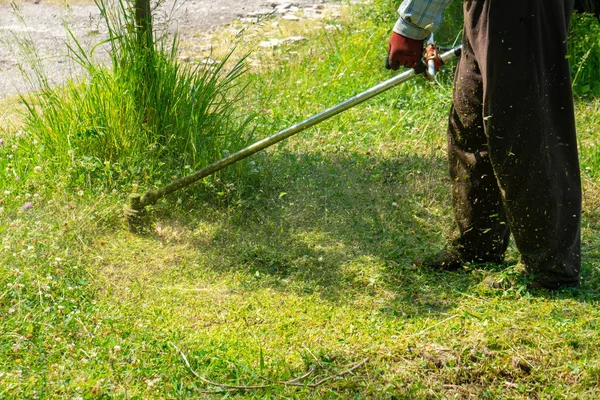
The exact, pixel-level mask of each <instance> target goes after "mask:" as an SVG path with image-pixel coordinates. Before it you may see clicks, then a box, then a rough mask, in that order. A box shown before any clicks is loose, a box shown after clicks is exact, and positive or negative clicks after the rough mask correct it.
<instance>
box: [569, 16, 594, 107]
mask: <svg viewBox="0 0 600 400" xmlns="http://www.w3.org/2000/svg"><path fill="white" fill-rule="evenodd" d="M569 39H570V40H569V46H570V47H569V51H570V54H569V56H570V61H571V69H572V75H573V88H574V90H575V93H576V94H579V95H586V94H587V95H590V94H591V95H598V94H600V23H599V22H598V20H597V19H596V18H595V17H594V16H593V15H590V14H575V15H574V16H573V19H572V20H571V31H570V38H569Z"/></svg>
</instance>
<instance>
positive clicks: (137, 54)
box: [22, 0, 249, 189]
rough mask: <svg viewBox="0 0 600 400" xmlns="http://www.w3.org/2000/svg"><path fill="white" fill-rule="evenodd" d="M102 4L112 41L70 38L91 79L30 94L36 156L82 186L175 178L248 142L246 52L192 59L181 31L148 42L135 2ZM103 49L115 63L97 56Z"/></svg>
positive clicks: (26, 100) (101, 0) (98, 1)
mask: <svg viewBox="0 0 600 400" xmlns="http://www.w3.org/2000/svg"><path fill="white" fill-rule="evenodd" d="M96 4H97V6H98V8H99V9H100V11H101V15H102V18H103V20H104V23H105V24H106V26H107V28H108V39H107V40H106V41H105V42H103V43H100V44H99V45H97V46H96V47H95V48H94V49H93V50H91V51H88V50H86V49H84V46H83V45H81V43H80V42H79V41H78V39H77V38H76V37H75V36H74V35H73V34H71V41H70V44H69V49H70V53H71V55H72V58H73V59H74V60H75V61H76V62H77V63H79V64H80V65H81V66H82V67H83V69H84V71H85V73H86V77H84V78H79V79H72V80H70V81H69V82H68V83H67V84H66V85H65V86H64V87H51V86H49V85H47V84H44V85H41V88H40V91H39V92H37V93H35V94H32V95H27V96H22V98H23V101H24V103H25V105H26V107H27V115H26V123H25V131H26V132H27V133H28V134H29V135H30V136H31V137H32V138H34V141H32V144H33V143H35V144H34V145H33V146H34V148H32V149H31V150H32V151H31V152H32V153H38V154H39V155H40V157H41V158H42V159H43V162H44V163H45V164H47V165H48V166H49V167H50V168H51V169H52V170H53V171H54V172H55V173H57V174H63V175H66V176H67V177H68V178H69V179H70V180H71V181H72V183H75V184H77V185H78V186H82V185H83V186H88V187H95V188H101V189H107V188H109V187H111V186H113V187H114V185H116V184H118V183H119V182H128V181H137V182H144V181H154V180H158V181H160V180H161V179H162V178H165V179H170V177H172V176H173V175H180V174H183V173H184V172H185V171H188V170H190V169H193V168H196V167H198V166H200V165H203V164H207V163H209V162H211V161H214V160H215V159H217V158H219V157H221V155H222V153H223V152H226V151H229V150H232V149H237V148H239V147H241V146H242V145H243V144H245V143H246V142H247V140H249V135H248V134H247V133H246V129H247V127H248V125H247V122H248V121H239V120H237V119H236V118H235V117H234V116H233V114H234V111H235V103H236V102H237V100H239V98H240V96H241V94H242V93H243V89H244V88H243V87H241V86H239V85H238V78H239V77H240V75H241V74H243V73H244V71H245V66H244V60H243V59H242V60H240V61H238V62H236V63H233V65H232V66H231V67H226V64H227V62H228V60H229V56H230V54H231V53H229V55H227V56H226V57H225V58H224V59H223V60H221V62H219V63H216V64H210V65H209V64H206V65H204V64H198V65H196V66H193V65H190V64H184V63H182V62H180V61H179V60H178V58H177V50H178V45H179V42H178V38H177V35H175V36H174V37H173V38H172V39H171V40H169V39H167V35H159V34H157V33H156V32H154V36H155V40H154V43H152V44H150V45H146V44H143V43H141V41H139V40H138V39H139V38H138V36H137V33H136V29H135V13H134V11H133V10H132V9H131V8H130V7H129V6H128V5H127V4H128V3H126V2H124V1H122V0H120V1H119V2H116V3H112V2H108V1H107V0H96ZM103 47H104V48H107V51H108V55H109V63H108V65H106V64H104V63H101V62H98V61H96V60H95V57H94V56H95V50H96V49H101V48H103ZM38 81H40V82H45V80H43V79H41V80H39V79H38Z"/></svg>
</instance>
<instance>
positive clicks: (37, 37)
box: [0, 0, 330, 97]
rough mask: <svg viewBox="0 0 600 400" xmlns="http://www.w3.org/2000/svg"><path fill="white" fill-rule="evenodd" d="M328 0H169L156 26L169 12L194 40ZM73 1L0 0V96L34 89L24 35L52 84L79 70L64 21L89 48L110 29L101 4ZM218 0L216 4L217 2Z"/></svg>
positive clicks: (184, 35)
mask: <svg viewBox="0 0 600 400" xmlns="http://www.w3.org/2000/svg"><path fill="white" fill-rule="evenodd" d="M328 2H330V1H329V0H294V1H293V2H290V1H284V0H219V1H218V2H215V1H214V0H187V1H176V0H166V1H165V3H164V4H163V5H162V6H161V7H160V9H159V13H158V18H157V26H158V27H159V28H160V24H161V21H164V20H165V17H166V16H167V15H170V20H171V21H174V22H175V23H174V24H172V29H177V30H178V31H179V33H180V35H181V38H182V40H183V41H189V40H193V37H194V35H193V34H194V33H196V32H199V31H207V32H209V31H214V30H215V29H217V28H219V27H221V26H224V25H228V24H230V23H231V22H232V21H234V20H236V19H242V18H254V17H258V16H262V15H268V14H274V15H276V16H280V17H285V18H293V17H294V16H295V15H296V14H298V12H299V11H302V10H315V11H316V12H318V9H319V7H322V5H323V3H328ZM67 3H68V4H69V5H67V6H65V5H58V4H56V3H46V2H45V1H44V0H31V1H24V2H21V3H19V6H18V14H19V15H20V16H18V15H16V14H15V12H14V11H13V9H12V8H11V6H10V5H8V4H5V2H3V0H0V97H6V96H11V95H15V94H17V93H20V92H26V91H29V90H31V88H32V86H31V85H32V84H33V85H34V86H33V87H35V82H33V83H31V82H27V81H26V80H25V79H24V78H23V74H22V73H21V69H25V70H28V69H29V68H30V65H31V63H30V61H29V60H28V58H30V57H31V55H32V54H31V52H30V51H29V48H28V46H27V45H23V43H24V41H26V42H28V43H32V44H33V45H34V47H35V52H36V54H37V55H38V56H39V58H40V60H41V66H42V68H43V70H44V71H45V73H46V75H47V77H48V79H49V80H50V82H52V83H53V84H59V83H61V82H63V81H64V80H65V78H66V77H67V76H70V75H71V74H76V73H78V69H77V66H76V65H74V64H73V63H72V62H71V61H70V59H69V58H68V57H67V47H66V46H65V41H66V40H67V38H68V32H67V30H66V29H65V26H68V27H69V29H70V30H71V31H72V32H73V34H74V35H75V37H76V38H77V39H78V40H79V41H80V42H81V44H82V45H83V46H84V47H85V48H91V47H92V46H93V45H94V44H96V43H98V42H99V41H100V40H101V39H102V37H104V35H105V34H106V32H105V29H104V27H103V25H102V23H101V19H100V15H99V12H98V9H97V7H96V6H95V5H93V4H85V2H82V1H80V0H77V1H75V2H73V1H67ZM215 3H216V4H215Z"/></svg>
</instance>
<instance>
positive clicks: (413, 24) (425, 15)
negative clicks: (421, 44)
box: [394, 0, 452, 40]
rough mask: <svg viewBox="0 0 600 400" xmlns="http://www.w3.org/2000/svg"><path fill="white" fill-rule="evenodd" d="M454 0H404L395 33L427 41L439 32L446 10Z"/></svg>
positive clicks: (399, 11)
mask: <svg viewBox="0 0 600 400" xmlns="http://www.w3.org/2000/svg"><path fill="white" fill-rule="evenodd" d="M451 2H452V0H404V1H403V2H402V4H400V7H399V8H398V14H399V15H400V18H399V19H398V22H396V25H394V32H396V33H397V34H399V35H402V36H406V37H409V38H411V39H417V40H421V39H425V38H427V36H429V34H430V33H431V32H435V31H437V30H438V29H439V28H440V26H441V25H442V20H443V19H444V10H445V9H446V7H448V5H449V4H450V3H451Z"/></svg>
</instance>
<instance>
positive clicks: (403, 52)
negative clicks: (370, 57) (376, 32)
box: [385, 32, 423, 71]
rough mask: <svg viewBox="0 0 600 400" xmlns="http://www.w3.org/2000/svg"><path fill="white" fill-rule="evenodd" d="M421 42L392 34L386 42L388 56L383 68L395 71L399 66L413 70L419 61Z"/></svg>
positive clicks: (421, 51) (421, 48)
mask: <svg viewBox="0 0 600 400" xmlns="http://www.w3.org/2000/svg"><path fill="white" fill-rule="evenodd" d="M422 54H423V40H416V39H411V38H408V37H406V36H402V35H399V34H397V33H396V32H392V36H391V37H390V40H389V41H388V54H387V58H386V60H385V67H386V68H387V69H393V70H394V71H396V70H397V69H399V68H400V66H405V67H408V68H414V67H416V66H417V64H418V63H419V62H420V61H421V55H422Z"/></svg>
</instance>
